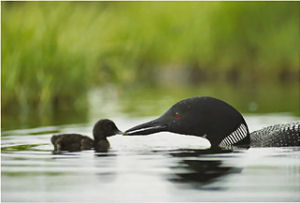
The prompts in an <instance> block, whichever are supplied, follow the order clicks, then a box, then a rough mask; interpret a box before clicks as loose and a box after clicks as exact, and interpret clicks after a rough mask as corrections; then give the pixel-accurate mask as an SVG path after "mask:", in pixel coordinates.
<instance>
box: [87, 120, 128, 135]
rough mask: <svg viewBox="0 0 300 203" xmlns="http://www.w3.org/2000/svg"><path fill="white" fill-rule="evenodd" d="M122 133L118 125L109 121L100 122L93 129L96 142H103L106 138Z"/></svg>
mask: <svg viewBox="0 0 300 203" xmlns="http://www.w3.org/2000/svg"><path fill="white" fill-rule="evenodd" d="M121 133H122V132H121V131H120V130H119V129H118V128H117V126H116V124H115V123H114V122H113V121H111V120H109V119H102V120H99V121H98V122H97V123H96V124H95V126H94V128H93V135H94V139H95V140H101V139H104V138H106V137H109V136H113V135H116V134H121Z"/></svg>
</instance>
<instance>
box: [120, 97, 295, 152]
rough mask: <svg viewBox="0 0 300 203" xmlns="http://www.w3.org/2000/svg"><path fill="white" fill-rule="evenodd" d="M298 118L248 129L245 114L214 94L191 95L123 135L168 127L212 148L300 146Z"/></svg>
mask: <svg viewBox="0 0 300 203" xmlns="http://www.w3.org/2000/svg"><path fill="white" fill-rule="evenodd" d="M299 123H300V121H299V122H296V123H294V124H286V125H275V126H271V127H268V128H264V129H262V130H259V131H255V132H253V133H251V135H250V133H249V129H248V126H247V123H246V122H245V120H244V118H243V116H242V115H241V113H240V112H238V111H237V110H236V109H235V108H233V107H232V106H231V105H229V104H227V103H226V102H224V101H222V100H219V99H216V98H212V97H192V98H188V99H185V100H182V101H180V102H178V103H176V104H174V105H173V106H172V107H171V108H170V109H169V110H168V111H167V112H166V113H164V114H163V115H162V116H160V117H159V118H157V119H155V120H152V121H150V122H146V123H143V124H140V125H138V126H135V127H133V128H130V129H129V130H127V131H126V132H125V134H124V135H149V134H152V133H156V132H161V131H169V132H173V133H178V134H184V135H193V136H200V137H204V138H206V139H208V140H209V142H210V144H211V148H213V149H214V148H215V149H218V148H220V147H221V148H223V147H227V146H232V145H233V146H274V147H275V146H299V134H300V129H299Z"/></svg>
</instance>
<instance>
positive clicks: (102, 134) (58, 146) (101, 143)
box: [51, 119, 121, 152]
mask: <svg viewBox="0 0 300 203" xmlns="http://www.w3.org/2000/svg"><path fill="white" fill-rule="evenodd" d="M120 133H121V131H120V130H119V129H118V128H117V127H116V125H115V123H114V122H113V121H111V120H108V119H102V120H99V121H98V122H97V123H96V124H95V125H94V128H93V135H94V139H95V141H94V140H93V139H91V138H89V137H88V136H84V135H80V134H62V135H53V136H52V137H51V142H52V144H53V145H54V152H60V151H70V152H74V151H82V150H88V149H93V148H94V149H95V151H99V152H101V151H107V150H108V148H109V146H110V145H109V142H108V140H107V137H109V136H112V135H115V134H120Z"/></svg>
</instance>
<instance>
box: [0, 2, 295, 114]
mask: <svg viewBox="0 0 300 203" xmlns="http://www.w3.org/2000/svg"><path fill="white" fill-rule="evenodd" d="M1 5H2V22H1V23H2V27H1V28H2V33H1V36H2V37H1V41H2V46H1V52H2V55H1V57H2V60H1V66H2V69H1V81H2V82H1V86H2V100H1V105H2V112H4V113H7V115H12V114H14V115H23V114H24V115H26V114H28V112H32V111H37V112H39V113H40V114H44V113H45V112H53V111H56V110H57V109H69V110H70V111H73V112H74V111H76V109H84V108H85V107H86V105H87V94H88V91H89V90H90V89H92V88H94V87H101V86H103V85H105V84H108V83H109V84H113V85H114V86H115V87H116V88H117V90H118V91H119V92H121V93H122V97H123V99H124V100H126V98H129V97H135V96H136V97H139V96H141V95H140V92H145V91H144V90H143V89H142V90H141V88H142V87H146V89H151V88H153V87H157V88H158V89H162V87H166V88H169V87H170V86H173V87H175V88H177V87H179V86H187V87H190V88H191V89H193V88H194V89H197V88H200V89H201V88H202V90H203V86H205V84H206V83H210V84H215V86H216V85H218V87H219V88H220V89H222V87H223V84H226V85H228V84H229V86H230V87H232V86H239V85H240V84H246V85H247V87H249V88H248V90H249V89H253V88H254V89H255V88H256V85H253V84H265V83H268V84H276V85H275V86H273V85H269V86H268V85H263V86H264V87H268V88H271V89H269V90H267V91H265V90H266V88H264V91H265V92H264V93H261V94H265V95H266V96H265V97H267V95H268V92H271V93H270V94H272V91H273V92H274V91H276V88H277V87H278V86H280V85H278V84H284V85H285V86H287V87H288V90H286V91H293V93H291V94H289V93H284V94H288V96H287V97H288V98H291V97H294V96H296V97H297V98H295V100H294V101H291V105H290V106H292V110H293V111H296V110H295V108H298V107H299V106H298V104H297V102H299V94H298V93H295V92H298V91H299V89H298V80H299V63H300V62H299V56H300V48H299V44H300V40H299V36H300V32H299V24H300V22H299V11H300V6H299V5H300V3H299V2H1ZM208 86H209V85H208ZM150 87H151V88H150ZM218 87H217V88H214V89H213V90H212V91H206V90H203V91H202V92H199V91H198V92H197V93H198V94H200V95H202V94H203V93H206V94H209V95H211V94H210V93H211V92H213V93H212V95H214V96H218V93H216V92H218ZM227 89H228V88H227ZM132 91H134V93H133V92H132ZM172 91H173V93H174V92H175V91H174V90H169V92H172ZM176 91H177V90H176ZM178 91H179V92H180V90H178ZM220 91H221V90H220ZM226 91H227V90H224V91H221V94H220V95H221V97H222V94H225V93H226ZM241 91H243V90H241ZM181 92H182V94H180V93H178V94H179V95H184V96H188V95H186V94H184V93H183V92H184V90H181ZM244 92H247V91H246V90H245V91H244ZM281 92H284V90H282V91H281ZM156 93H157V91H156V92H153V91H151V90H149V91H148V96H147V95H146V96H145V97H146V98H148V97H156ZM201 93H202V94H201ZM150 94H152V95H150ZM174 94H176V93H174ZM144 95H145V94H144ZM230 95H232V93H231V94H230ZM244 95H247V93H245V94H244ZM248 96H250V97H251V94H250V95H248ZM178 97H179V96H178ZM136 100H138V98H136V99H135V100H132V101H136ZM172 102H173V101H172ZM270 102H271V101H268V102H266V101H265V103H268V104H270ZM268 104H265V106H266V108H267V106H268ZM127 109H128V110H129V109H130V107H128V108H127ZM242 109H243V108H242ZM244 109H247V108H246V107H245V108H244ZM274 109H275V111H276V108H273V109H271V111H274ZM283 110H290V109H289V108H287V109H285V108H283ZM245 111H247V110H245ZM25 117H26V116H25Z"/></svg>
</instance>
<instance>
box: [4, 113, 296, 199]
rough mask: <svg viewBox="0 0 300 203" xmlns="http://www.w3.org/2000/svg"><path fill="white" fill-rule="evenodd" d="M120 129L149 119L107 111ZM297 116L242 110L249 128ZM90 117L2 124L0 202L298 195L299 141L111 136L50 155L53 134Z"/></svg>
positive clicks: (76, 128)
mask: <svg viewBox="0 0 300 203" xmlns="http://www.w3.org/2000/svg"><path fill="white" fill-rule="evenodd" d="M112 119H113V120H115V122H116V123H117V125H118V126H119V128H120V129H121V130H124V129H127V128H129V127H131V126H133V125H135V124H137V123H140V122H144V121H145V120H148V119H151V118H136V119H132V118H131V119H129V118H127V117H123V118H122V117H118V118H112ZM296 119H299V118H296V117H293V116H291V115H288V114H267V115H264V116H260V115H248V116H246V121H247V123H248V124H249V127H250V131H253V130H256V129H259V128H261V127H263V126H266V125H269V124H274V123H284V122H289V121H292V120H296ZM92 125H93V122H89V123H84V124H76V125H56V126H48V127H40V128H30V129H19V130H10V131H2V143H1V147H2V155H1V158H2V160H1V163H2V184H1V185H2V197H1V198H2V201H28V202H32V201H59V202H63V201H76V202H78V201H102V202H106V201H126V202H132V201H300V192H299V191H300V161H299V160H300V147H289V148H250V149H248V150H247V149H237V150H235V151H234V152H227V153H226V152H224V153H218V154H211V153H206V152H207V150H205V148H207V147H208V146H209V143H208V142H207V141H206V140H204V139H202V138H198V137H192V136H183V135H172V134H170V133H158V134H155V135H150V136H141V137H126V136H115V137H111V139H110V143H111V146H112V149H111V150H110V151H109V152H108V153H95V152H94V151H93V150H89V151H84V152H74V153H64V154H61V155H53V154H52V153H51V151H52V149H53V147H52V146H51V144H50V137H51V135H52V134H54V133H68V132H77V133H83V134H87V135H89V136H91V129H92Z"/></svg>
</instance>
